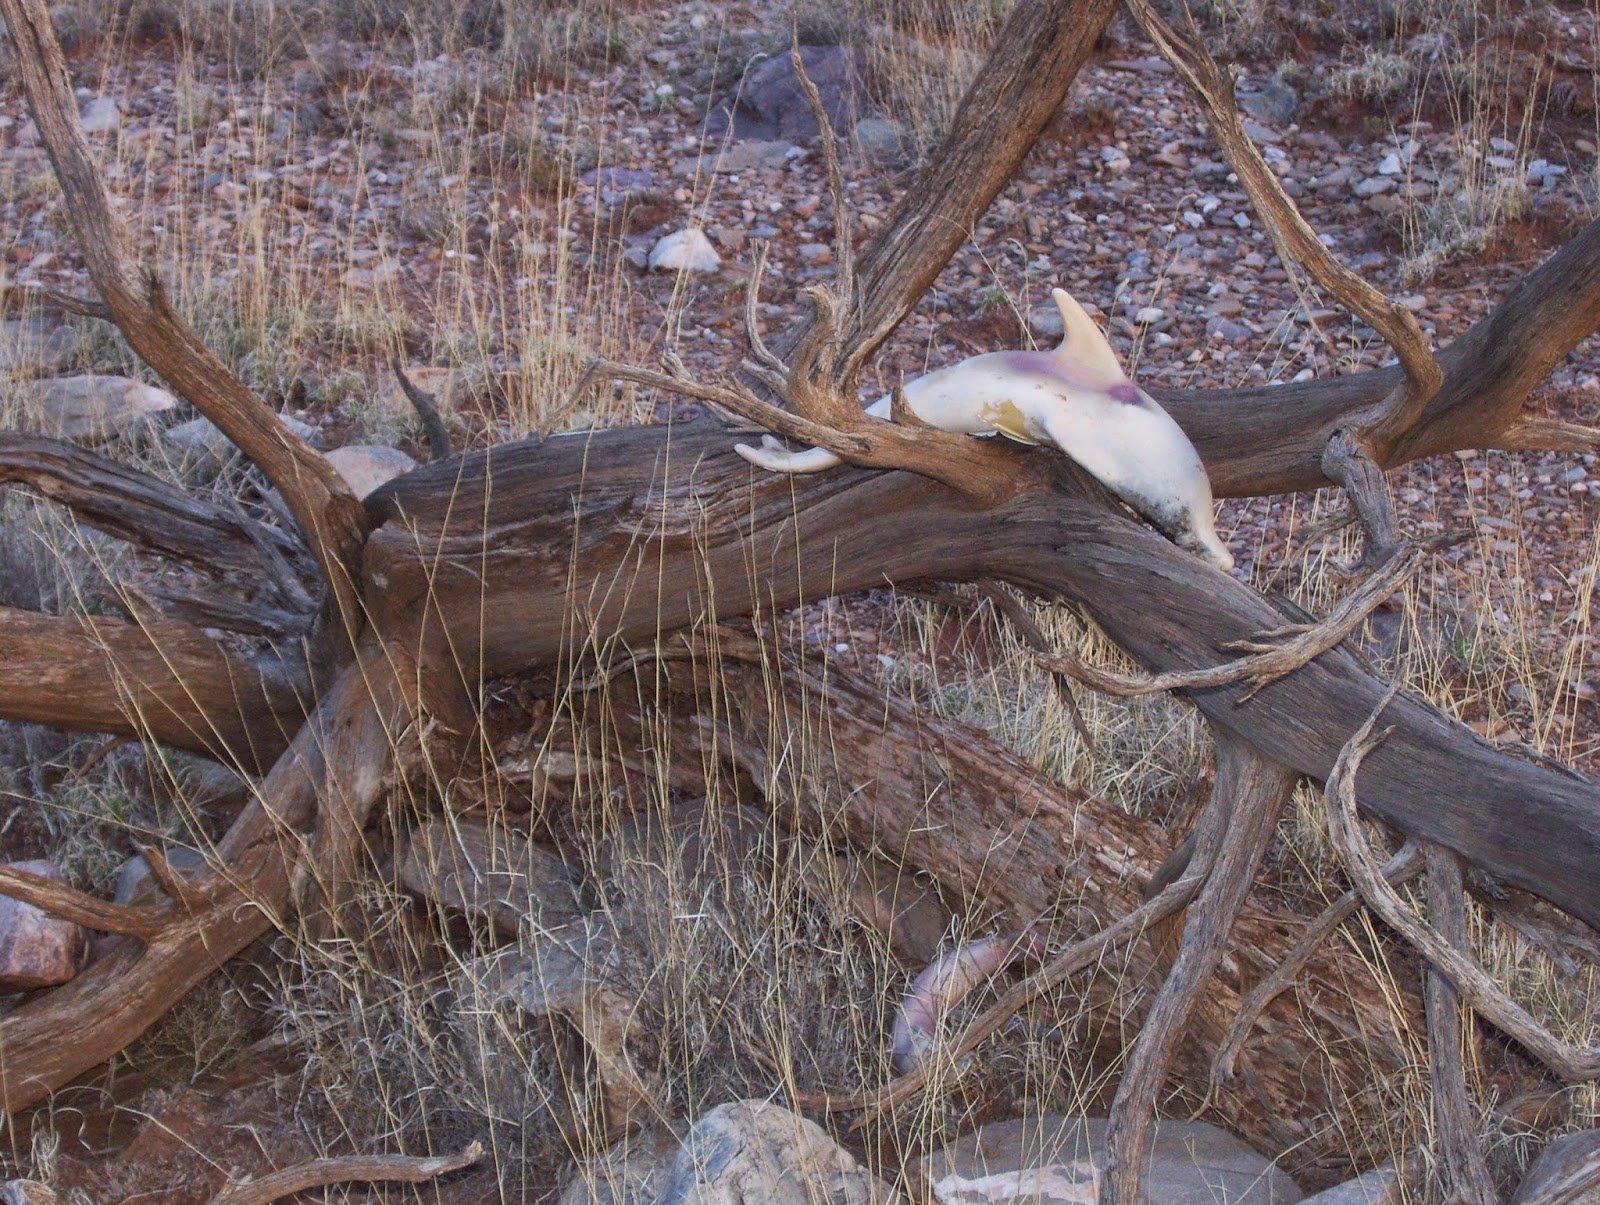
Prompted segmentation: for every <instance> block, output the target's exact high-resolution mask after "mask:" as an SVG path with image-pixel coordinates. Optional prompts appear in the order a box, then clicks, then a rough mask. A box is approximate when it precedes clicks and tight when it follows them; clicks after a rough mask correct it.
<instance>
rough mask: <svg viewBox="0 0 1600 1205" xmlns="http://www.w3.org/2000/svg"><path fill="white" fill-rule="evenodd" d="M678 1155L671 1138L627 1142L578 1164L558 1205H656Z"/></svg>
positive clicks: (649, 1137) (636, 1137)
mask: <svg viewBox="0 0 1600 1205" xmlns="http://www.w3.org/2000/svg"><path fill="white" fill-rule="evenodd" d="M677 1153H678V1140H677V1139H676V1138H674V1137H672V1136H671V1135H661V1134H655V1133H650V1132H646V1133H643V1134H635V1135H632V1136H630V1137H628V1138H625V1139H623V1140H622V1141H621V1142H619V1143H617V1144H616V1145H615V1146H613V1147H612V1148H611V1149H610V1150H609V1151H607V1152H606V1153H605V1154H604V1155H602V1156H601V1157H600V1158H598V1159H592V1160H590V1161H588V1162H587V1163H581V1164H579V1165H578V1168H577V1170H576V1172H575V1173H574V1175H573V1179H572V1181H571V1182H570V1183H569V1184H568V1185H567V1187H566V1190H565V1191H564V1192H562V1194H561V1199H560V1201H559V1202H558V1205H653V1202H654V1201H655V1199H656V1194H657V1193H659V1192H660V1191H661V1185H662V1184H663V1183H665V1181H666V1178H667V1172H668V1170H669V1169H670V1168H671V1167H672V1160H673V1159H674V1158H675V1157H676V1156H677Z"/></svg>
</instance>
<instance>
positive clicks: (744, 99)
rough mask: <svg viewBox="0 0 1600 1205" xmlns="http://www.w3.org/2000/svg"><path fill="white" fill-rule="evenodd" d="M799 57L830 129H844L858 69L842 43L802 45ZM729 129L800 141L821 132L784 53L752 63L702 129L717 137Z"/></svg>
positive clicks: (853, 104)
mask: <svg viewBox="0 0 1600 1205" xmlns="http://www.w3.org/2000/svg"><path fill="white" fill-rule="evenodd" d="M800 61H801V63H802V64H803V65H804V66H805V70H806V75H808V76H809V77H810V78H811V82H812V83H814V84H815V85H816V86H817V92H818V94H819V95H820V96H821V97H822V109H823V111H824V112H825V113H826V114H827V115H828V120H829V121H830V122H831V123H832V124H833V128H834V129H835V130H847V129H849V128H850V126H851V123H852V122H854V121H855V119H856V117H857V116H858V114H857V112H856V109H857V98H858V97H859V96H860V95H861V91H862V88H861V68H860V64H859V60H858V58H857V55H856V52H855V51H854V50H853V49H851V48H849V47H847V46H802V47H801V48H800ZM730 125H731V126H732V128H733V136H734V137H735V138H741V139H743V138H757V139H761V140H764V141H771V140H772V139H775V138H784V139H788V140H789V141H791V142H804V141H805V140H806V139H808V138H815V137H816V136H817V134H818V133H820V132H821V127H819V126H818V125H817V119H816V116H815V114H813V113H812V112H811V105H810V103H809V102H808V101H807V100H806V98H805V94H804V93H803V92H801V91H800V80H799V77H798V76H796V75H795V72H794V66H793V64H792V63H791V62H790V61H789V55H788V54H787V53H783V54H777V55H774V56H773V57H772V58H770V59H766V60H764V61H763V62H760V63H757V64H756V65H755V66H754V67H751V68H750V69H749V70H748V71H747V72H746V73H745V76H744V80H743V82H742V83H741V85H740V86H739V88H738V90H737V93H736V95H735V96H734V97H733V98H732V99H731V100H730V101H728V102H724V104H723V105H722V106H721V107H719V108H718V109H717V110H716V112H714V113H712V115H711V117H710V119H709V120H708V121H707V122H706V133H707V134H708V135H710V136H711V137H718V136H720V135H721V134H724V133H726V132H727V130H728V128H729V126H730Z"/></svg>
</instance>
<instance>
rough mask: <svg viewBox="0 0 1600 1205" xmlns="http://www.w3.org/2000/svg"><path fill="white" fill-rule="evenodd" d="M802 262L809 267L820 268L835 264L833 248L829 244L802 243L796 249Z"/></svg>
mask: <svg viewBox="0 0 1600 1205" xmlns="http://www.w3.org/2000/svg"><path fill="white" fill-rule="evenodd" d="M795 254H796V255H797V256H798V257H799V259H800V262H801V263H803V264H805V265H806V266H807V267H811V268H820V267H822V266H823V265H824V264H831V263H832V262H833V248H832V247H830V246H828V244H827V243H802V244H801V245H800V246H799V247H798V248H796V249H795Z"/></svg>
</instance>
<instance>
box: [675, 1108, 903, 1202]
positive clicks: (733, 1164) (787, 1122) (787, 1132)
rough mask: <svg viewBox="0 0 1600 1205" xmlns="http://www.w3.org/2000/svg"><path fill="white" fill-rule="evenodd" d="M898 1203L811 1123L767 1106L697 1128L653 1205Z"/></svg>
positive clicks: (711, 1116)
mask: <svg viewBox="0 0 1600 1205" xmlns="http://www.w3.org/2000/svg"><path fill="white" fill-rule="evenodd" d="M900 1200H901V1197H900V1196H899V1194H898V1193H895V1192H894V1191H892V1190H891V1189H890V1188H889V1187H888V1186H887V1185H886V1184H884V1183H883V1182H882V1181H881V1180H879V1179H878V1178H877V1177H876V1176H874V1175H872V1174H871V1173H870V1172H868V1171H867V1170H866V1169H865V1168H863V1167H862V1166H861V1165H860V1164H859V1163H857V1162H856V1160H855V1156H853V1155H852V1154H850V1152H849V1151H847V1150H845V1149H844V1148H843V1147H841V1146H840V1145H839V1144H838V1143H836V1142H834V1140H833V1139H832V1138H830V1137H828V1135H827V1133H826V1132H825V1131H824V1130H823V1129H822V1128H821V1127H820V1126H818V1125H816V1124H815V1123H814V1122H810V1121H807V1120H806V1119H805V1118H804V1117H800V1116H798V1115H796V1114H794V1113H791V1112H789V1110H787V1109H785V1108H782V1107H780V1106H778V1105H774V1104H769V1103H767V1102H766V1101H741V1102H739V1103H737V1104H728V1105H719V1106H718V1107H717V1108H715V1109H712V1110H711V1112H709V1113H707V1114H705V1115H704V1116H703V1117H701V1118H700V1120H699V1121H697V1122H695V1124H694V1128H693V1129H691V1130H690V1131H689V1134H688V1137H686V1138H685V1139H684V1141H683V1146H682V1147H681V1148H680V1149H679V1151H678V1154H677V1156H676V1157H675V1158H674V1159H673V1161H672V1166H671V1168H669V1169H668V1171H667V1174H666V1177H665V1179H664V1181H663V1183H662V1185H661V1188H660V1190H659V1191H658V1192H657V1194H656V1197H655V1203H656V1205H753V1203H754V1202H757V1201H759V1202H761V1203H762V1205H878V1203H880V1202H881V1203H885V1205H887V1203H888V1202H898V1201H900Z"/></svg>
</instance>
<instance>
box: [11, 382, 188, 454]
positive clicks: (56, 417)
mask: <svg viewBox="0 0 1600 1205" xmlns="http://www.w3.org/2000/svg"><path fill="white" fill-rule="evenodd" d="M29 401H30V404H31V405H32V406H33V407H34V413H35V421H37V422H38V424H39V425H40V426H41V427H42V428H43V429H44V430H45V431H46V432H48V433H49V434H51V435H59V436H60V437H61V438H62V439H70V440H78V441H82V442H85V443H99V442H104V441H105V440H110V439H115V438H116V437H117V436H119V435H123V434H125V433H126V432H128V431H129V430H131V429H132V428H133V427H134V426H135V425H137V424H138V423H140V422H142V421H144V420H146V419H148V418H149V417H150V416H151V415H153V414H160V413H161V412H163V411H166V410H174V409H176V408H177V405H178V399H177V398H175V397H173V396H172V394H170V393H168V392H167V391H166V390H165V389H157V388H156V387H155V386H154V385H146V384H144V383H143V382H141V381H135V380H131V379H129V378H128V377H111V376H75V377H52V378H50V379H48V380H43V381H36V382H34V384H33V387H32V390H31V397H30V399H29Z"/></svg>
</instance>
